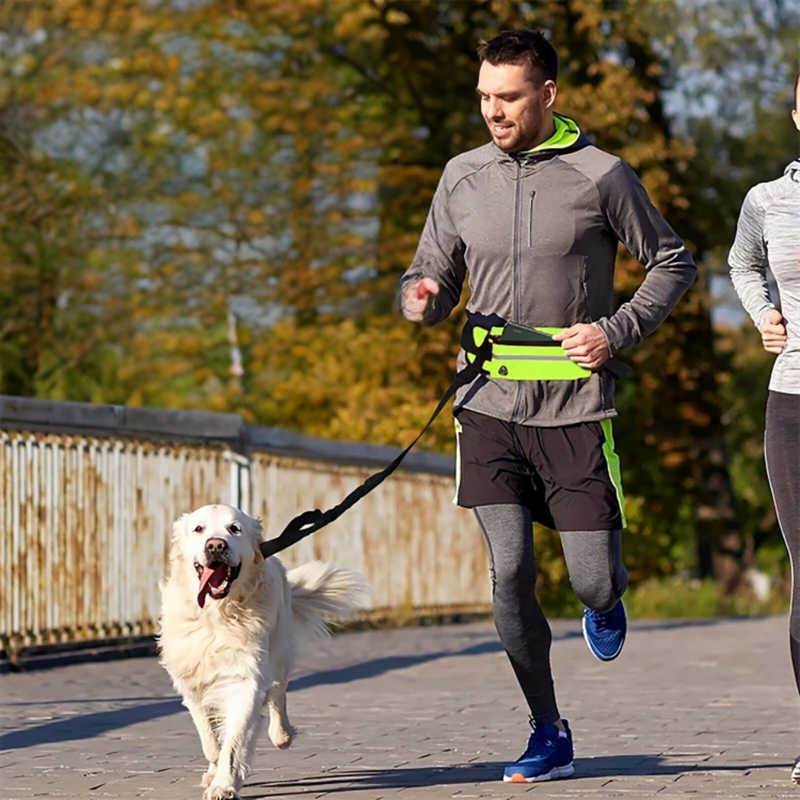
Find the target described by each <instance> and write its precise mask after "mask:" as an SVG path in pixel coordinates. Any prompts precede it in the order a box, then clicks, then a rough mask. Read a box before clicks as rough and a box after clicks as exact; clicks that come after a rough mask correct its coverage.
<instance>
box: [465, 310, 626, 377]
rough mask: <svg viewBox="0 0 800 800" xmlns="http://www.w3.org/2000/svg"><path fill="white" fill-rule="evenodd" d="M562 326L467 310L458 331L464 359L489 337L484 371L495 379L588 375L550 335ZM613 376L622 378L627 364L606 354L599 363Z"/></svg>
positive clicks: (589, 374)
mask: <svg viewBox="0 0 800 800" xmlns="http://www.w3.org/2000/svg"><path fill="white" fill-rule="evenodd" d="M563 330H566V328H529V327H527V326H525V325H518V324H516V323H514V322H506V321H505V320H503V319H502V318H501V317H499V316H497V315H496V314H491V315H489V316H485V315H482V314H474V313H470V312H468V317H467V323H466V325H465V326H464V330H463V331H462V333H461V347H462V348H463V349H464V351H465V352H466V353H467V360H468V361H469V360H471V357H472V355H473V354H474V353H475V352H476V351H477V348H478V347H479V346H481V345H482V344H483V343H484V342H485V341H486V340H487V339H491V340H493V347H492V357H491V359H489V360H488V361H487V362H486V364H485V370H486V372H487V374H488V375H489V376H490V377H492V378H496V379H498V380H523V381H525V380H541V381H564V380H570V381H572V380H578V379H581V378H589V377H590V376H591V375H592V371H591V370H588V369H585V368H584V367H581V366H580V365H579V364H576V363H575V362H574V361H572V359H570V357H569V356H568V355H567V354H566V353H565V352H564V348H563V347H562V346H561V342H556V341H555V340H554V339H553V335H554V334H556V333H559V332H561V331H563ZM601 369H604V370H607V371H608V372H609V373H610V374H611V375H613V376H614V377H615V378H617V379H620V378H624V377H625V376H626V375H627V374H628V373H629V372H630V367H629V366H628V365H627V364H623V363H622V362H620V361H618V360H617V359H615V358H609V359H608V360H607V361H606V362H605V363H604V364H603V366H602V367H601Z"/></svg>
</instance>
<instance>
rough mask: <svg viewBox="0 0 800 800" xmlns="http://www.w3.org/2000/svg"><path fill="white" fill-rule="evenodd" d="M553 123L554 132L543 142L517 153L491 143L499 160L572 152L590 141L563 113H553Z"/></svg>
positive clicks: (532, 157) (533, 159)
mask: <svg viewBox="0 0 800 800" xmlns="http://www.w3.org/2000/svg"><path fill="white" fill-rule="evenodd" d="M553 124H554V125H555V129H556V130H555V133H554V134H553V135H552V136H551V137H550V138H549V139H548V140H547V141H545V142H542V143H541V144H539V145H537V146H536V147H534V148H533V149H532V150H521V151H520V152H518V153H506V152H505V150H501V149H500V148H499V147H498V146H497V145H496V144H495V145H493V146H494V149H495V152H496V155H497V156H498V158H499V159H500V160H501V161H520V160H521V161H528V160H531V161H538V160H541V159H542V158H543V157H551V156H556V155H559V154H560V153H572V152H574V151H575V150H580V149H581V148H583V147H586V146H588V145H590V144H592V142H591V141H590V139H589V138H588V137H587V136H586V135H585V134H584V133H583V132H582V131H581V129H580V128H579V127H578V124H577V123H576V122H575V121H574V120H572V119H570V118H569V117H565V116H564V115H563V114H557V113H553Z"/></svg>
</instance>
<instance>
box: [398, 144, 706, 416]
mask: <svg viewBox="0 0 800 800" xmlns="http://www.w3.org/2000/svg"><path fill="white" fill-rule="evenodd" d="M576 134H577V129H576ZM575 138H576V141H575V142H574V144H572V145H571V146H569V147H567V148H561V149H543V150H536V151H531V152H529V153H522V154H516V155H515V156H512V155H508V154H506V153H504V152H503V151H502V150H500V149H499V148H498V147H496V146H495V145H494V144H493V143H490V144H487V145H484V146H483V147H479V148H477V149H475V150H471V151H469V152H467V153H463V154H461V155H459V156H457V157H456V158H454V159H452V160H451V161H450V162H448V164H447V165H446V167H445V170H444V173H443V175H442V177H441V180H440V182H439V186H438V188H437V190H436V194H435V195H434V198H433V202H432V204H431V208H430V211H429V213H428V219H427V222H426V223H425V228H424V230H423V232H422V236H421V238H420V241H419V246H418V248H417V253H416V256H415V258H414V261H413V263H412V264H411V266H410V267H409V269H408V270H407V271H406V273H405V274H404V275H403V277H402V279H401V290H402V285H403V283H405V282H407V281H410V280H415V279H418V278H421V277H430V278H433V279H434V280H436V281H437V282H438V283H439V286H440V292H439V295H438V296H437V297H436V299H435V302H434V303H429V305H428V309H427V311H426V314H425V318H424V322H425V324H428V325H435V324H437V323H439V322H442V321H443V320H445V319H446V318H447V317H448V315H449V314H450V312H451V311H452V310H453V308H455V306H456V305H457V304H458V302H459V299H460V296H461V289H462V286H463V283H464V279H465V277H466V275H467V273H469V287H470V293H471V294H470V298H469V302H468V303H467V309H468V311H470V312H474V313H478V314H484V315H490V314H497V315H499V316H500V317H502V318H503V319H505V320H507V321H511V322H517V323H519V324H522V325H529V326H541V327H568V326H570V325H574V324H576V323H578V322H596V323H597V325H598V327H599V328H600V330H602V332H603V333H604V334H605V336H606V339H607V340H608V344H609V347H610V349H611V352H612V353H617V352H619V351H620V350H622V349H624V348H626V347H630V346H631V345H634V344H636V343H637V342H639V341H640V340H641V339H642V338H643V337H644V336H647V335H648V334H650V333H652V332H653V331H654V330H655V329H656V328H657V327H658V326H659V325H660V324H661V323H662V322H663V321H664V319H665V318H666V317H667V315H668V314H669V312H670V311H671V310H672V309H673V307H674V306H675V304H676V303H677V302H678V300H679V299H680V298H681V296H682V295H683V293H684V292H685V291H686V290H687V288H688V287H689V286H690V285H691V284H692V282H693V281H694V279H695V276H696V271H697V270H696V267H695V264H694V262H693V260H692V257H691V256H690V255H689V253H688V252H687V250H686V248H685V247H684V245H683V243H682V242H681V240H680V239H679V238H678V236H677V235H676V234H675V232H674V231H673V230H672V228H671V227H670V226H669V225H668V224H667V222H666V221H665V220H664V218H663V217H662V216H661V214H660V213H659V212H658V211H657V210H656V208H655V207H654V206H653V204H652V203H651V202H650V199H649V198H648V196H647V193H646V192H645V190H644V188H643V187H642V185H641V183H640V182H639V179H638V178H637V177H636V174H635V173H634V172H633V170H632V169H631V168H630V167H628V166H627V165H626V164H625V163H623V162H622V161H621V160H620V159H619V158H617V157H616V156H612V155H609V154H608V153H605V152H603V151H602V150H599V149H598V148H596V147H594V146H593V145H592V144H591V143H590V142H589V140H588V139H587V138H586V137H585V136H584V135H583V134H580V136H577V135H576V137H575ZM618 241H621V242H622V243H623V244H624V245H625V246H626V247H627V248H628V250H630V251H631V253H632V254H633V255H634V256H635V257H636V258H637V260H638V261H639V262H640V263H642V264H643V265H644V266H645V267H646V269H647V275H646V277H645V279H644V281H643V282H642V284H641V286H640V287H639V289H638V290H637V292H636V293H635V294H634V296H633V297H632V298H631V300H630V301H629V302H627V303H624V304H623V305H622V306H621V307H620V308H619V309H618V310H617V311H616V312H614V306H613V303H614V262H615V259H616V253H617V242H618ZM465 363H466V361H465V355H464V352H463V351H462V352H461V353H460V355H459V359H458V368H459V369H460V368H463V366H464V365H465ZM460 407H464V408H469V409H471V410H473V411H477V412H480V413H482V414H487V415H489V416H491V417H496V418H498V419H502V420H506V421H511V422H516V423H520V424H523V425H539V426H550V427H555V426H561V425H569V424H573V423H577V422H587V421H591V420H600V419H604V418H607V417H613V416H616V411H615V409H614V378H613V377H612V376H611V375H610V374H609V373H608V371H606V370H600V371H599V372H598V373H595V374H593V375H592V376H591V377H588V378H584V379H579V380H574V381H504V380H494V379H491V378H488V377H486V376H481V377H479V378H477V379H476V380H475V381H474V382H473V383H472V384H470V385H469V386H466V387H464V388H462V389H461V390H460V391H459V393H458V395H457V397H456V408H460Z"/></svg>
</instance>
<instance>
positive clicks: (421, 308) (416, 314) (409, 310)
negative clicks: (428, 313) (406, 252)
mask: <svg viewBox="0 0 800 800" xmlns="http://www.w3.org/2000/svg"><path fill="white" fill-rule="evenodd" d="M437 294H439V284H438V283H436V281H435V280H433V278H420V279H419V280H416V281H409V282H408V283H407V284H406V285H405V286H403V291H402V294H401V297H400V307H401V309H402V311H403V316H404V317H405V318H406V319H407V320H410V321H411V322H422V318H423V317H424V316H425V310H426V309H427V308H428V303H430V302H431V299H432V298H433V297H436V295H437Z"/></svg>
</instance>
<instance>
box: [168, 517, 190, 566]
mask: <svg viewBox="0 0 800 800" xmlns="http://www.w3.org/2000/svg"><path fill="white" fill-rule="evenodd" d="M188 517H189V515H188V514H181V515H180V516H179V517H178V518H177V519H176V520H175V521H174V522H173V523H172V538H171V539H170V547H169V555H168V556H167V576H166V577H167V580H169V579H170V577H171V576H172V571H173V569H174V568H175V566H176V565H177V564H178V562H179V561H180V560H181V558H182V557H183V548H182V546H181V540H182V539H183V534H184V531H185V529H186V520H187V519H188Z"/></svg>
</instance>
